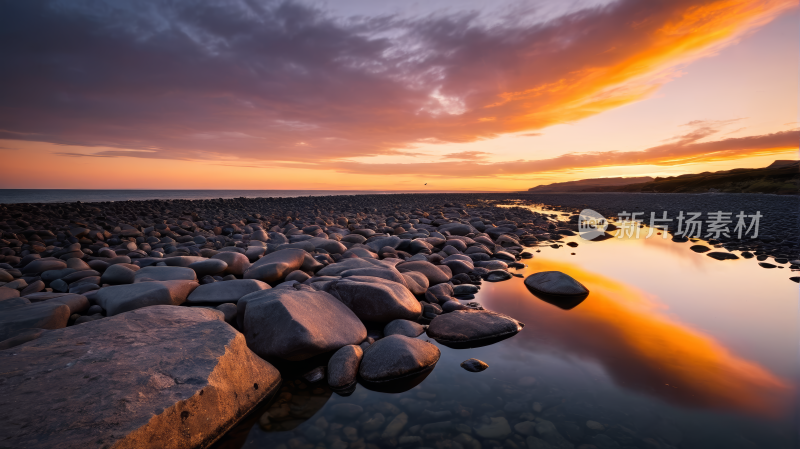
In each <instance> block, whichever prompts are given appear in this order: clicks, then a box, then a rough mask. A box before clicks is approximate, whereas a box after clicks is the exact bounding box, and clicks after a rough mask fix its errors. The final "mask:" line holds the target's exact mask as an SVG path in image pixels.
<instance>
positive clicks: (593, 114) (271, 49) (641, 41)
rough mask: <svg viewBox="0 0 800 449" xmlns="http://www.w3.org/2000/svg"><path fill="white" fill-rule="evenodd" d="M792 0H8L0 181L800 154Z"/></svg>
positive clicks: (435, 174)
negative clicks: (160, 0) (489, 0)
mask: <svg viewBox="0 0 800 449" xmlns="http://www.w3.org/2000/svg"><path fill="white" fill-rule="evenodd" d="M797 6H798V1H797V0H791V1H789V0H647V1H642V0H569V1H568V0H558V1H556V0H547V1H545V0H529V1H510V0H501V1H494V2H485V1H478V0H426V1H424V2H421V1H413V0H412V1H381V2H375V1H368V0H335V1H334V0H331V1H302V0H299V1H272V0H224V1H215V2H204V1H191V2H190V1H180V0H177V1H172V2H149V1H140V0H41V1H40V0H26V1H24V2H16V1H5V2H0V58H2V61H3V64H2V66H3V69H2V70H0V160H2V161H3V165H4V167H5V168H4V169H3V171H2V172H3V175H2V176H0V188H72V189H287V190H296V189H320V190H345V189H347V190H351V189H355V190H358V189H362V190H413V191H425V190H431V191H442V190H450V191H460V190H467V191H511V190H525V189H528V188H531V187H534V186H536V185H540V184H549V183H552V182H562V181H570V180H576V179H586V178H599V177H619V176H622V177H626V176H654V177H655V176H674V175H679V174H683V173H699V172H703V171H717V170H728V169H732V168H748V167H763V166H767V165H769V164H770V163H771V162H772V161H773V160H776V159H798V142H800V126H798V99H800V98H799V96H798V81H800V69H799V68H798V62H799V61H800V39H798V38H800V20H798V19H800V13H799V12H798V7H797Z"/></svg>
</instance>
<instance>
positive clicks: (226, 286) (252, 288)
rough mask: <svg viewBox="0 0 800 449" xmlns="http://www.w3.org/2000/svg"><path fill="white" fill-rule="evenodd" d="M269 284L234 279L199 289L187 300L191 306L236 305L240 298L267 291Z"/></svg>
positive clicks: (206, 285)
mask: <svg viewBox="0 0 800 449" xmlns="http://www.w3.org/2000/svg"><path fill="white" fill-rule="evenodd" d="M268 288H270V286H269V284H267V283H265V282H261V281H259V280H256V279H234V280H230V281H223V282H214V283H213V284H205V285H201V286H199V287H197V288H196V289H194V291H192V293H191V294H190V295H189V297H188V298H187V299H186V302H187V304H189V305H203V306H205V305H219V304H225V303H227V302H230V303H234V304H236V302H237V301H239V298H241V297H243V296H245V295H248V294H250V293H253V292H257V291H259V290H267V289H268Z"/></svg>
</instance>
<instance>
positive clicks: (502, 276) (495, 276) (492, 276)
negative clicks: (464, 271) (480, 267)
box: [483, 270, 512, 282]
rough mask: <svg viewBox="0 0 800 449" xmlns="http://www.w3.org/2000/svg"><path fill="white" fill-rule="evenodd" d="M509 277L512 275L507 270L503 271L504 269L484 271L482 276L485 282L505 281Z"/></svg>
mask: <svg viewBox="0 0 800 449" xmlns="http://www.w3.org/2000/svg"><path fill="white" fill-rule="evenodd" d="M511 277H512V276H511V273H509V272H508V271H505V270H492V271H490V272H488V273H486V275H484V276H483V278H484V279H485V280H486V281H487V282H501V281H507V280H509V279H511Z"/></svg>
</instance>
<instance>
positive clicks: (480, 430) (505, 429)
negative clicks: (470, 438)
mask: <svg viewBox="0 0 800 449" xmlns="http://www.w3.org/2000/svg"><path fill="white" fill-rule="evenodd" d="M489 419H490V422H489V423H488V424H481V425H480V426H478V427H477V428H476V429H475V433H477V434H478V436H480V437H481V438H488V439H492V440H504V439H506V438H507V437H508V436H509V435H511V426H509V425H508V421H507V420H506V419H505V418H503V417H502V416H500V417H496V418H489Z"/></svg>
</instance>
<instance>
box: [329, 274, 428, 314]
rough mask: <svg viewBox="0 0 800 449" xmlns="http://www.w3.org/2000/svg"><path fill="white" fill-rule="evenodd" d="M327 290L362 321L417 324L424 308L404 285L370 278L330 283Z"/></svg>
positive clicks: (351, 278)
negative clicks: (400, 321)
mask: <svg viewBox="0 0 800 449" xmlns="http://www.w3.org/2000/svg"><path fill="white" fill-rule="evenodd" d="M323 290H324V291H326V292H328V293H330V294H331V295H333V296H335V297H336V298H337V299H338V300H339V301H341V302H342V303H343V304H344V305H346V306H347V307H349V308H350V309H351V310H352V311H353V312H354V313H355V314H356V316H357V317H358V318H359V319H361V320H362V321H368V322H377V323H388V322H389V321H392V320H395V319H398V318H399V319H408V320H416V319H417V318H419V316H420V314H421V313H422V306H421V305H420V303H419V301H417V299H416V298H414V295H412V294H411V292H410V291H409V290H408V289H407V288H406V287H405V286H404V285H402V284H399V283H397V282H392V281H387V280H386V279H382V278H377V277H368V276H352V277H348V278H343V279H340V280H336V281H331V282H328V283H327V284H325V285H324V287H323Z"/></svg>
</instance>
